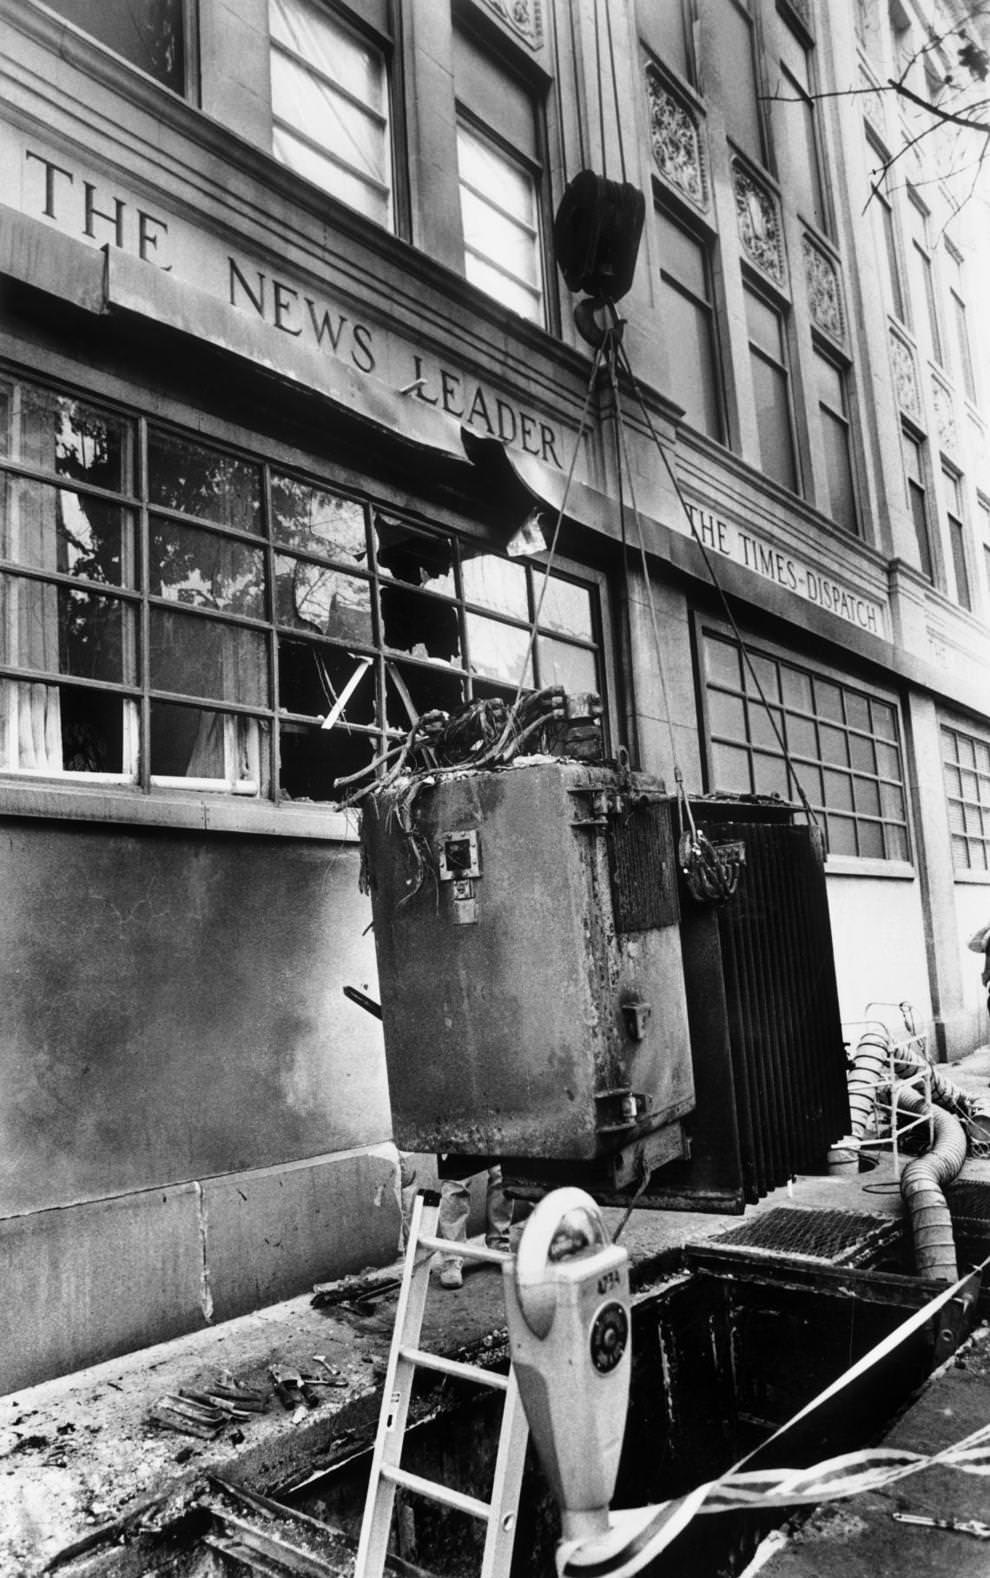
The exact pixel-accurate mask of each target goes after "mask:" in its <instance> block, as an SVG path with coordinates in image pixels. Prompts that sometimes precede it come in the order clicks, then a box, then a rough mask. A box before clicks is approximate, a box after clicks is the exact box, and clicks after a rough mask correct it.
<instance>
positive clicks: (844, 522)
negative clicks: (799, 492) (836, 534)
mask: <svg viewBox="0 0 990 1578" xmlns="http://www.w3.org/2000/svg"><path fill="white" fill-rule="evenodd" d="M815 375H816V379H817V383H818V415H819V421H820V423H821V432H822V441H823V443H824V446H825V469H826V479H827V482H828V503H829V514H830V515H831V517H832V519H833V520H834V521H835V522H836V523H837V524H838V525H839V526H844V527H845V529H846V531H851V532H857V531H858V530H859V519H858V516H857V511H856V487H855V483H854V481H853V463H852V433H851V430H850V426H849V409H848V397H847V393H846V381H847V378H848V371H847V369H846V368H845V367H843V366H842V365H841V364H840V363H839V362H837V361H835V360H834V359H833V358H832V357H831V356H827V355H826V354H825V353H824V351H822V350H816V351H815Z"/></svg>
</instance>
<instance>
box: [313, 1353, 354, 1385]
mask: <svg viewBox="0 0 990 1578" xmlns="http://www.w3.org/2000/svg"><path fill="white" fill-rule="evenodd" d="M313 1358H314V1359H315V1360H316V1362H317V1364H322V1366H323V1368H324V1369H325V1370H326V1372H327V1375H328V1376H329V1380H326V1381H323V1380H321V1381H319V1382H318V1381H317V1380H316V1377H315V1376H314V1377H313V1378H312V1384H313V1385H319V1386H346V1385H347V1377H346V1376H345V1375H343V1374H342V1373H341V1371H340V1369H339V1368H338V1367H337V1365H335V1364H331V1363H330V1361H329V1359H327V1357H326V1355H325V1354H322V1353H314V1355H313Z"/></svg>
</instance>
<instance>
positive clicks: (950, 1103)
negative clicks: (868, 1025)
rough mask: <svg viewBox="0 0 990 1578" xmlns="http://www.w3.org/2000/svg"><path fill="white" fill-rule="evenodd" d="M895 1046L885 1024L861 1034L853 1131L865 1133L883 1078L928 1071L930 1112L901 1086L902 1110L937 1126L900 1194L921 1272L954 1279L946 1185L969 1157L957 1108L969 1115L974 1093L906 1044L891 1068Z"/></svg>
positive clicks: (852, 1082)
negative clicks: (970, 1095)
mask: <svg viewBox="0 0 990 1578" xmlns="http://www.w3.org/2000/svg"><path fill="white" fill-rule="evenodd" d="M891 1050H892V1049H891V1043H890V1037H889V1036H888V1035H887V1033H886V1032H885V1031H884V1030H882V1029H877V1030H868V1031H867V1032H866V1033H865V1035H863V1036H862V1037H861V1038H860V1040H859V1043H858V1045H857V1047H856V1052H855V1055H854V1057H853V1062H852V1067H851V1069H850V1071H849V1114H850V1120H851V1122H850V1133H851V1135H852V1137H853V1138H854V1139H857V1140H858V1139H862V1137H863V1135H864V1134H865V1132H866V1126H867V1123H868V1121H869V1119H870V1117H871V1116H872V1113H873V1098H874V1095H875V1094H876V1090H877V1087H878V1086H879V1085H880V1084H886V1083H887V1082H888V1081H889V1080H890V1078H891V1076H892V1075H893V1077H894V1078H900V1079H908V1078H910V1077H911V1075H912V1074H914V1073H917V1071H918V1070H919V1069H921V1068H924V1069H925V1070H926V1071H927V1073H928V1076H929V1079H930V1081H931V1093H932V1103H933V1105H932V1108H931V1111H930V1113H929V1109H928V1105H927V1103H926V1102H925V1100H924V1098H923V1097H922V1096H920V1095H919V1094H918V1093H917V1091H914V1090H911V1089H910V1088H909V1087H902V1088H901V1089H900V1090H898V1092H897V1110H898V1112H903V1113H906V1114H909V1115H910V1116H912V1117H916V1116H918V1115H919V1114H928V1115H929V1116H930V1117H931V1121H932V1125H933V1128H934V1140H933V1143H932V1145H931V1147H930V1149H929V1150H928V1151H926V1152H925V1154H924V1156H915V1157H912V1159H911V1161H909V1162H908V1164H907V1166H906V1167H905V1168H904V1171H903V1172H902V1174H901V1180H900V1185H901V1198H902V1199H903V1201H904V1204H905V1206H906V1208H907V1212H908V1216H909V1218H910V1221H911V1232H912V1236H913V1238H914V1251H915V1262H916V1265H917V1268H918V1273H919V1275H921V1276H923V1277H929V1278H931V1279H932V1280H934V1281H939V1282H943V1281H944V1282H953V1281H955V1279H956V1277H957V1275H958V1271H957V1266H956V1246H955V1240H954V1238H953V1234H952V1218H951V1216H950V1214H949V1208H948V1206H947V1204H946V1202H945V1196H944V1194H943V1193H942V1186H943V1185H944V1184H947V1183H951V1182H952V1180H953V1178H955V1177H956V1176H957V1174H958V1173H959V1172H960V1171H961V1170H962V1165H963V1163H964V1161H965V1160H966V1153H967V1149H968V1143H969V1142H968V1137H967V1134H966V1130H965V1129H964V1128H963V1126H962V1124H961V1123H960V1122H959V1119H958V1117H956V1116H954V1112H958V1113H960V1114H961V1115H963V1116H967V1115H968V1114H969V1110H970V1098H968V1097H966V1096H965V1095H964V1093H963V1092H962V1091H961V1090H959V1088H958V1087H957V1086H956V1085H954V1084H953V1083H952V1081H951V1080H950V1079H948V1078H946V1076H945V1075H944V1074H941V1073H939V1071H938V1070H937V1069H936V1068H935V1067H934V1066H933V1065H932V1064H930V1063H928V1061H927V1059H926V1058H923V1057H921V1056H920V1055H915V1054H913V1053H910V1052H907V1051H906V1050H905V1049H904V1048H901V1049H900V1050H899V1051H898V1053H897V1056H896V1058H895V1059H894V1060H893V1068H891ZM947 1108H951V1109H954V1111H948V1110H945V1109H947ZM894 1121H896V1114H895V1115H894Z"/></svg>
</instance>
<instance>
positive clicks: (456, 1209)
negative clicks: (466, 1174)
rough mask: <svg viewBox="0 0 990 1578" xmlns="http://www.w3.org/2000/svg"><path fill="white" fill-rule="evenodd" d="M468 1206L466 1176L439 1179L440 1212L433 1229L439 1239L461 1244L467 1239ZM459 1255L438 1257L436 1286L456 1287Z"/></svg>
mask: <svg viewBox="0 0 990 1578" xmlns="http://www.w3.org/2000/svg"><path fill="white" fill-rule="evenodd" d="M470 1209H471V1191H470V1188H469V1180H468V1179H467V1178H443V1179H441V1181H440V1214H439V1217H438V1220H437V1232H438V1235H439V1237H440V1238H449V1239H451V1241H452V1242H454V1243H458V1242H460V1243H463V1242H464V1240H465V1239H466V1238H467V1224H468V1213H469V1212H470ZM461 1264H462V1257H461V1256H460V1255H457V1254H449V1255H442V1256H441V1258H440V1285H441V1287H444V1288H459V1287H461V1286H462V1284H463V1281H464V1278H463V1275H462V1273H461Z"/></svg>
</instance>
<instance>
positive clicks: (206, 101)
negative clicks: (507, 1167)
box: [0, 0, 990, 1390]
mask: <svg viewBox="0 0 990 1578" xmlns="http://www.w3.org/2000/svg"><path fill="white" fill-rule="evenodd" d="M0 17H2V19H3V25H4V36H5V43H4V50H3V54H2V58H0V73H2V77H3V89H4V91H3V97H2V103H3V108H2V110H0V151H2V158H0V279H2V289H3V297H2V300H3V316H2V324H0V334H2V345H0V354H2V368H0V390H2V398H3V423H4V425H3V430H2V431H3V443H2V450H0V467H2V471H3V490H4V491H3V499H4V513H3V521H2V528H0V555H2V560H3V563H2V565H0V595H2V605H3V637H2V639H3V650H2V659H0V816H2V824H3V834H4V837H3V841H2V845H0V883H2V887H3V893H4V903H3V906H2V909H0V915H2V921H0V926H2V931H3V943H4V946H3V950H2V961H3V962H2V964H0V971H2V997H3V1001H4V1004H5V1009H6V1012H5V1014H4V1016H3V1033H2V1036H0V1094H2V1100H0V1134H2V1143H0V1158H2V1160H0V1246H2V1255H3V1261H4V1266H5V1277H4V1286H5V1294H6V1304H7V1322H6V1325H7V1330H8V1344H7V1353H6V1356H5V1359H4V1361H3V1362H4V1373H2V1374H0V1383H4V1389H5V1390H9V1389H12V1388H13V1387H16V1386H21V1385H24V1384H27V1383H29V1382H31V1381H34V1380H38V1379H42V1378H44V1377H46V1376H49V1375H54V1374H58V1373H62V1372H64V1371H67V1370H70V1369H72V1368H74V1367H77V1366H78V1365H80V1364H83V1363H86V1362H91V1361H93V1360H96V1359H100V1358H104V1357H108V1356H109V1355H111V1354H114V1353H119V1352H122V1351H126V1350H127V1349H131V1348H135V1347H138V1346H140V1345H142V1344H144V1343H147V1342H151V1341H154V1340H158V1339H160V1338H163V1337H167V1336H169V1335H172V1334H175V1333H178V1332H181V1331H185V1330H189V1329H192V1328H194V1327H196V1326H197V1325H199V1324H202V1323H203V1322H204V1321H209V1320H214V1319H223V1318H226V1317H228V1316H231V1315H234V1314H237V1313H240V1312H242V1311H244V1310H247V1309H250V1308H253V1307H257V1306H259V1305H261V1304H264V1303H267V1302H272V1301H274V1300H276V1299H278V1298H281V1297H285V1296H288V1295H289V1294H291V1293H295V1292H298V1291H300V1290H301V1289H303V1288H305V1287H306V1286H308V1285H309V1283H310V1282H311V1281H312V1280H314V1278H324V1277H326V1276H328V1275H332V1274H339V1273H343V1272H345V1271H350V1270H355V1269H358V1268H360V1267H362V1266H365V1265H367V1264H369V1263H381V1262H382V1261H384V1260H387V1259H389V1258H391V1257H392V1255H393V1254H394V1253H395V1251H396V1247H397V1244H398V1238H399V1205H398V1177H397V1169H396V1153H395V1150H394V1147H393V1146H392V1145H391V1140H390V1129H389V1112H388V1100H387V1091H386V1086H385V1076H384V1058H383V1053H382V1048H381V1043H380V1032H379V1027H378V1026H377V1024H376V1022H375V1021H374V1020H373V1019H372V1018H370V1017H369V1016H368V1015H366V1014H364V1013H363V1012H362V1011H361V1009H360V1008H359V1007H357V1006H355V1004H354V1003H353V1001H352V1000H350V999H349V998H347V997H346V996H345V995H344V992H343V988H344V987H345V986H348V985H351V986H355V987H357V988H359V989H360V990H362V991H367V992H368V993H369V995H371V996H374V992H375V979H374V950H373V944H372V939H371V937H370V936H369V934H368V927H369V921H370V911H369V908H368V905H367V901H366V898H365V897H364V896H363V894H362V893H361V891H360V886H359V859H358V849H357V830H358V824H357V813H356V812H355V810H354V809H353V807H350V806H348V805H347V804H346V803H345V802H346V801H347V799H348V796H349V794H350V792H351V788H352V783H350V784H349V780H351V781H353V779H354V775H356V774H360V773H361V772H362V771H363V770H365V769H366V768H367V767H368V765H369V763H371V762H372V761H375V760H378V759H379V758H383V757H384V756H385V755H386V753H387V752H388V751H390V750H392V749H394V747H395V745H396V743H397V742H399V741H401V739H402V737H403V736H404V734H405V732H406V731H407V730H408V728H409V727H410V725H411V723H413V722H414V721H415V719H416V718H417V717H418V716H420V715H421V714H422V713H423V712H425V711H428V710H430V709H432V708H442V709H444V710H447V711H449V710H451V709H452V708H453V707H455V706H457V705H459V704H460V703H461V702H463V701H468V700H472V699H477V698H484V697H491V696H507V697H512V696H513V695H514V694H515V692H516V688H517V686H518V685H520V684H526V685H531V684H535V685H540V686H542V685H546V684H559V685H563V686H565V687H566V688H567V689H568V690H570V691H580V692H584V691H589V690H595V691H598V692H599V693H600V694H601V696H602V698H603V702H604V708H605V720H604V721H605V728H606V733H607V737H608V742H609V746H610V748H611V749H612V750H615V749H616V748H617V747H618V746H620V745H621V746H626V747H627V748H628V749H629V751H630V754H631V756H632V758H633V760H634V762H635V763H636V764H637V765H639V766H641V767H643V768H644V769H646V770H648V771H652V772H655V773H657V774H658V775H660V776H661V777H664V778H665V779H666V780H667V781H668V782H671V781H672V775H673V774H674V772H675V770H679V771H680V772H681V773H682V774H683V777H684V781H685V783H686V784H687V786H688V788H689V789H690V790H695V791H700V790H702V789H704V790H726V791H732V792H738V791H745V792H750V791H754V792H758V793H779V794H781V795H782V796H785V797H790V796H791V795H792V793H793V790H794V775H796V776H797V779H798V780H799V782H800V786H801V789H802V792H803V793H804V795H805V796H806V797H807V799H808V801H809V802H810V804H811V806H812V808H813V809H814V811H815V813H816V816H817V818H818V820H819V821H820V823H821V825H822V828H823V831H824V833H825V836H826V838H827V844H828V862H827V877H828V886H829V896H830V904H831V906H832V917H833V929H834V936H835V946H836V958H837V968H838V977H839V985H840V991H841V996H842V1008H843V1013H844V1015H845V1017H846V1018H847V1019H848V1021H849V1022H850V1025H851V1026H854V1025H855V1023H856V1022H857V1021H861V1020H863V1019H864V1018H866V1017H869V1016H870V1014H871V1012H873V1013H875V1012H877V1009H876V1006H875V1005H877V1004H881V1005H890V1004H898V1003H901V1002H903V1001H905V1000H906V1001H908V1002H910V1003H911V1004H912V1006H913V1008H914V1011H915V1013H916V1016H917V1018H918V1021H919V1023H920V1024H921V1025H922V1026H923V1027H925V1028H926V1029H927V1030H928V1031H929V1033H930V1034H931V1036H932V1037H933V1042H934V1044H935V1045H936V1046H937V1048H938V1050H939V1053H940V1054H941V1055H946V1056H949V1057H952V1056H958V1055H960V1054H962V1053H964V1052H965V1051H967V1050H969V1049H970V1048H972V1047H973V1046H975V1045H977V1044H979V1043H980V1042H981V1041H982V1040H983V1039H984V1032H985V1019H984V1015H985V1006H984V1002H983V994H982V990H981V988H980V983H979V968H980V967H979V961H978V960H976V959H975V957H974V955H972V954H967V953H966V950H965V942H966V938H967V937H968V935H969V934H970V933H971V932H972V931H973V930H975V928H976V927H977V926H978V925H979V924H980V923H982V922H983V921H985V920H986V919H987V918H988V915H987V907H988V904H990V891H988V888H990V692H988V690H987V686H986V684H985V680H984V675H985V673H986V665H987V662H988V659H990V464H988V461H987V446H986V434H987V419H988V414H990V406H988V400H990V386H988V383H987V379H986V366H985V364H986V357H985V356H984V355H983V354H982V353H981V347H983V346H984V345H985V343H986V338H985V326H984V327H983V328H982V329H981V324H980V318H979V313H980V306H981V303H980V301H979V292H978V281H979V278H980V273H979V269H980V267H981V264H980V255H979V251H978V246H977V247H975V248H974V237H975V238H976V242H977V243H978V242H979V238H980V223H979V220H980V218H981V217H982V215H981V211H980V208H979V194H978V192H976V193H975V194H974V195H973V197H972V201H965V202H964V201H960V197H959V192H960V181H963V182H965V181H966V180H967V179H968V177H967V176H966V175H965V173H964V174H963V175H962V176H959V174H958V169H959V168H960V167H961V168H963V169H964V170H965V168H966V164H965V160H966V155H965V154H964V153H963V152H961V151H960V149H959V147H958V146H957V143H956V142H955V141H954V140H953V137H954V135H955V134H950V132H949V131H946V132H945V133H944V134H940V135H939V137H938V138H923V139H921V140H920V141H913V139H915V138H916V130H917V123H916V121H915V120H914V119H913V118H912V117H913V116H915V115H917V114H920V113H922V111H921V110H920V109H919V108H918V107H917V106H915V105H914V104H913V103H912V102H911V101H910V100H909V99H906V98H905V97H904V96H902V95H896V94H892V93H891V92H890V91H889V90H887V89H885V88H884V86H883V85H884V84H885V83H886V82H887V81H888V80H889V79H890V77H891V75H892V74H894V73H896V72H898V71H901V70H905V69H907V70H908V75H907V77H906V78H905V80H906V81H907V82H909V83H910V84H913V85H914V86H913V87H912V91H915V90H916V91H917V92H918V93H919V94H921V95H924V94H926V93H927V94H929V95H931V94H935V93H943V92H945V91H946V89H945V87H944V78H945V76H946V75H947V74H948V73H949V72H950V70H952V69H955V70H957V71H958V69H959V68H958V57H959V51H960V48H961V47H965V46H964V44H960V39H961V38H962V37H964V36H969V35H967V34H966V28H967V26H969V24H968V22H967V19H966V18H965V16H964V15H962V12H961V11H960V15H959V17H957V18H956V22H957V24H958V26H957V27H956V28H955V30H954V31H950V32H945V36H944V37H941V35H940V41H939V42H938V43H937V45H935V44H933V43H932V39H931V35H930V34H929V33H928V32H927V31H926V27H925V24H926V21H927V20H928V19H927V16H926V15H924V14H921V15H919V14H917V12H916V11H915V9H914V8H913V7H910V6H902V5H901V4H900V0H892V3H891V6H890V8H889V10H888V8H887V6H886V5H885V4H880V3H879V0H876V3H875V4H870V3H868V0H867V3H864V4H861V5H860V6H859V7H858V8H857V7H848V8H846V7H829V8H826V6H825V5H824V0H776V4H775V3H774V0H683V4H682V3H681V0H637V3H634V0H607V4H606V0H597V3H596V0H571V3H568V0H556V3H554V0H543V3H540V0H346V3H345V0H340V3H337V0H222V3H221V0H198V3H197V0H129V3H126V4H125V3H123V0H119V3H118V0H102V3H101V0H60V3H52V4H45V3H42V0H0ZM960 30H961V31H960ZM944 31H945V30H944V29H943V32H944ZM972 38H973V40H974V43H975V42H978V34H976V33H975V32H974V33H973V34H972ZM919 50H920V51H921V52H920V54H919ZM957 132H958V129H957ZM962 135H965V134H962ZM909 144H911V145H912V146H910V147H909V146H908V145H909ZM895 154H896V155H897V156H898V157H897V158H895V160H894V163H893V165H892V167H891V171H890V175H889V179H887V180H886V181H884V182H878V180H877V174H876V172H877V171H878V170H879V169H880V168H881V167H882V166H883V163H884V161H885V160H886V159H890V158H891V156H893V155H895ZM953 161H955V163H953ZM970 162H971V160H970ZM582 168H592V169H595V170H596V171H598V172H599V173H601V174H605V175H607V176H609V177H610V178H612V179H615V180H620V179H621V180H628V181H629V182H631V183H633V184H634V185H636V186H637V187H639V188H640V189H641V191H642V192H643V193H644V194H645V196H646V202H647V219H646V225H645V228H644V232H643V238H642V243H641V247H640V253H639V261H638V266H637V270H636V274H635V278H634V281H633V285H632V288H631V290H630V291H629V293H628V294H627V295H626V296H625V298H624V299H623V301H622V303H621V313H622V317H623V320H624V330H623V347H624V350H625V353H626V355H627V356H628V360H629V364H630V366H631V368H632V370H633V373H634V374H635V387H633V386H632V385H630V384H629V383H628V382H627V383H626V385H625V387H624V388H623V389H622V390H621V392H620V397H619V400H620V405H621V411H620V415H621V423H617V422H616V409H615V406H616V402H615V398H614V392H613V389H612V388H611V386H610V385H609V383H608V381H607V380H606V379H603V378H601V377H599V378H596V379H591V378H590V370H591V366H592V357H591V350H590V347H589V344H588V343H587V341H586V339H585V338H584V337H583V335H582V334H581V332H579V329H578V327H577V325H576V323H575V320H574V314H573V309H574V300H573V298H572V297H571V295H570V293H569V292H568V291H567V289H566V287H565V286H564V284H563V281H562V280H561V277H560V274H559V272H558V271H557V269H556V268H555V266H554V258H553V250H552V219H553V215H554V212H555V210H556V208H557V206H558V204H559V202H560V199H561V197H562V195H563V192H564V189H565V187H566V185H567V183H568V182H569V181H570V180H571V179H572V178H573V177H574V175H576V174H577V172H578V171H579V170H580V169H582ZM954 172H955V173H954ZM871 193H872V200H871ZM984 228H985V227H984ZM985 258H986V252H984V259H985ZM534 511H535V512H536V514H537V517H538V518H539V519H541V520H542V522H543V524H544V527H546V525H547V523H548V522H551V523H555V524H557V525H558V526H559V537H558V541H557V544H556V547H555V550H554V554H553V559H552V564H551V567H550V573H549V577H546V576H545V573H544V565H545V555H537V556H536V557H535V558H534V557H527V556H526V554H525V553H523V554H521V555H520V554H519V553H518V552H517V551H516V550H517V542H518V534H519V533H520V531H521V530H522V529H523V528H524V526H525V525H526V523H527V521H529V519H530V517H531V516H532V515H533V513H534ZM510 550H511V551H510ZM531 634H532V640H531V639H530V637H531ZM741 643H742V647H744V648H745V652H744V651H743V650H742V648H741V645H740V644H741ZM871 1005H873V1006H872V1008H871ZM882 1011H883V1012H886V1008H884V1009H883V1010H882Z"/></svg>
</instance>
